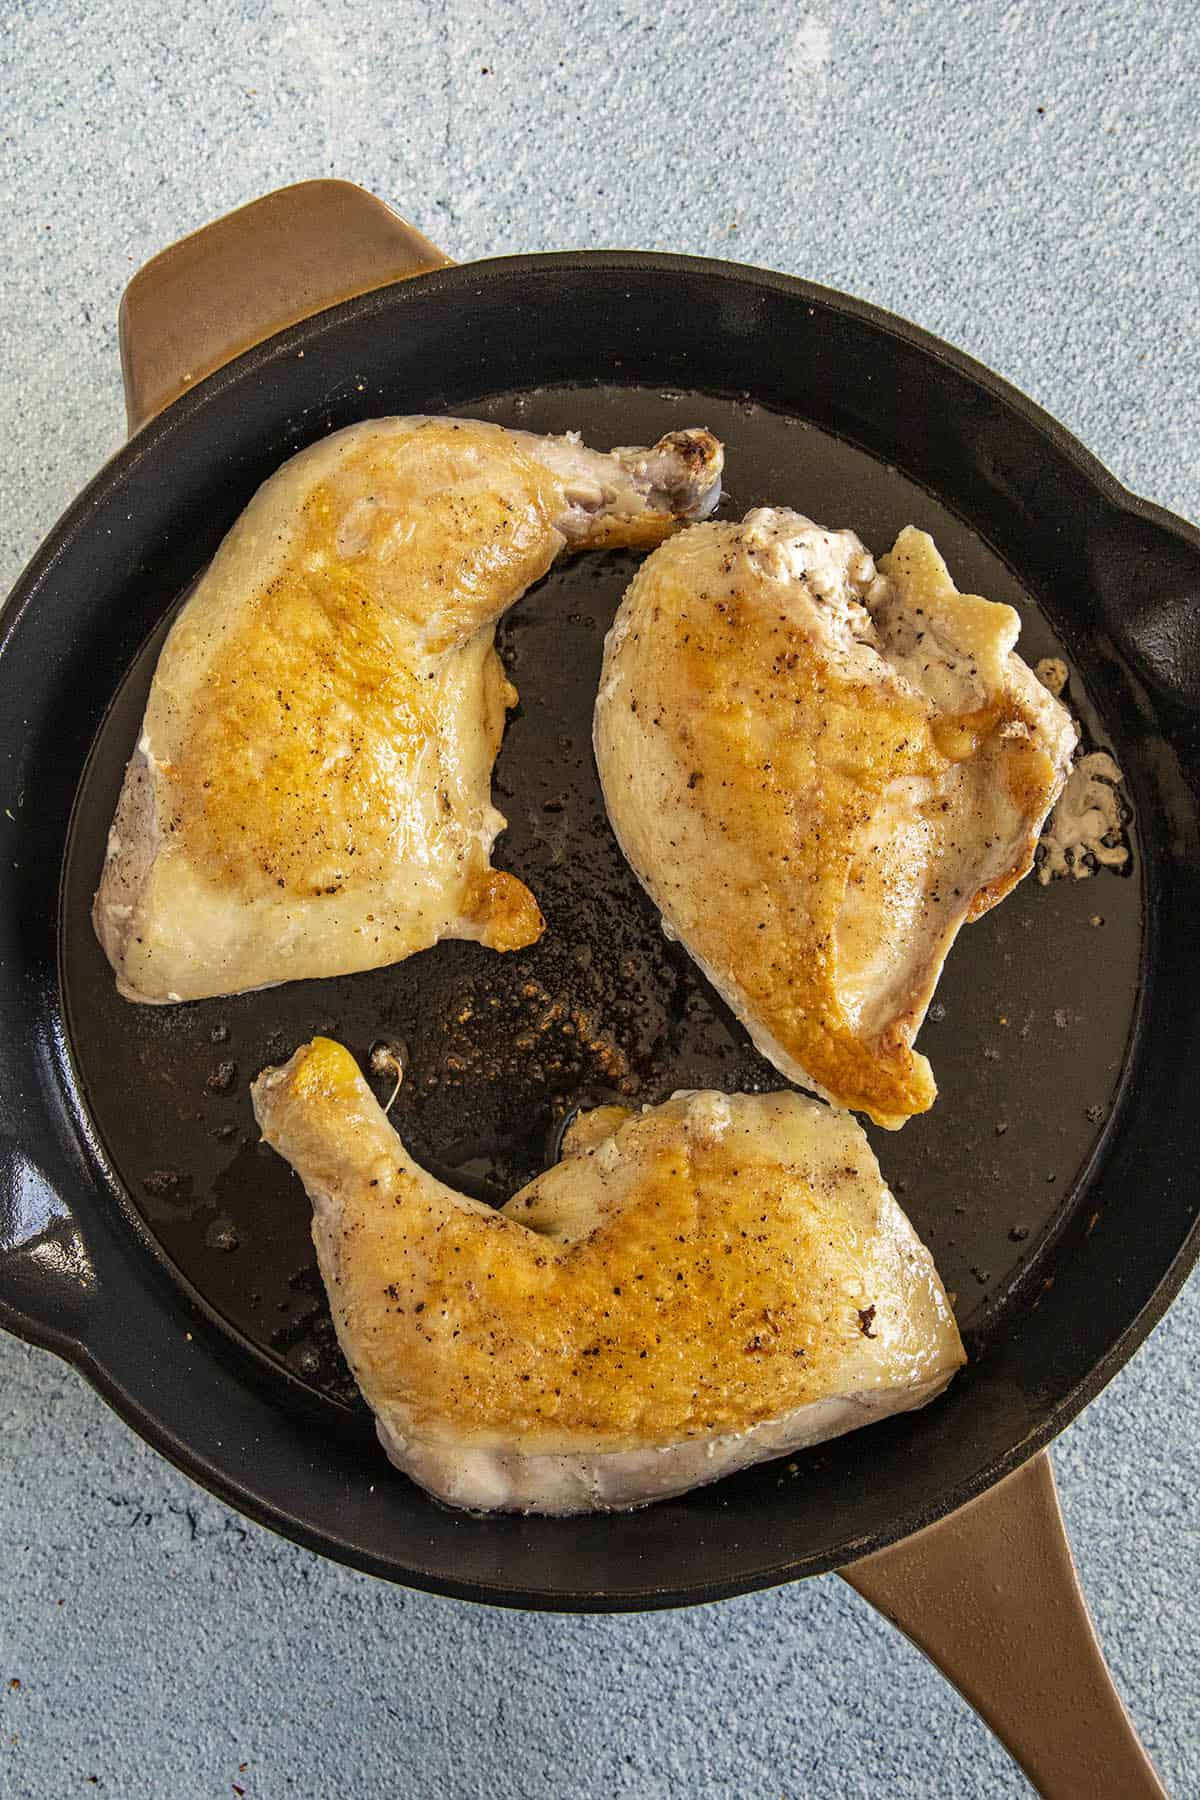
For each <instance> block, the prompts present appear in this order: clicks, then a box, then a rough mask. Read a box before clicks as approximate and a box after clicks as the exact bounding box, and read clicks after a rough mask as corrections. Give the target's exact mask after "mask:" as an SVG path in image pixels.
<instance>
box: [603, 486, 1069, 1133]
mask: <svg viewBox="0 0 1200 1800" xmlns="http://www.w3.org/2000/svg"><path fill="white" fill-rule="evenodd" d="M1019 627H1020V621H1019V619H1018V616H1017V614H1016V613H1015V612H1014V611H1013V609H1012V608H1011V607H1009V606H999V605H994V604H993V603H992V602H991V601H989V600H984V599H981V598H980V597H979V596H978V595H976V594H960V593H959V592H958V590H957V589H956V587H955V586H954V583H953V582H952V580H951V579H950V576H949V573H948V572H947V569H946V565H945V563H944V562H943V561H942V558H941V556H940V555H939V554H938V551H937V548H936V546H935V545H934V543H933V540H932V538H930V537H928V536H927V535H926V533H925V532H923V531H916V530H914V529H913V528H912V527H908V528H906V529H905V530H904V531H902V532H901V533H900V536H899V537H898V538H897V540H896V544H895V547H894V548H893V549H892V551H891V552H890V553H889V554H888V555H887V556H885V557H884V558H883V559H882V560H881V562H880V564H879V568H878V570H877V569H876V567H875V564H874V562H873V560H872V558H871V557H870V555H869V554H868V552H867V551H866V550H865V549H864V548H863V545H862V544H861V543H860V542H859V540H858V538H856V537H855V536H854V534H853V532H849V531H825V530H823V529H822V528H821V527H820V526H818V525H814V524H813V523H812V521H811V520H809V519H806V518H803V517H802V516H801V515H800V514H799V513H795V512H788V511H783V510H775V509H773V508H770V507H760V508H758V509H757V510H756V511H754V512H752V513H749V514H748V515H747V517H746V519H745V521H744V522H743V523H742V524H740V525H737V524H709V525H702V526H697V527H696V528H695V529H693V530H690V531H687V532H685V533H683V534H682V536H680V537H678V538H676V539H675V540H674V541H673V542H672V543H669V544H665V545H664V546H663V547H662V548H661V549H659V550H656V551H655V553H654V554H653V556H651V557H649V558H648V559H647V561H646V562H645V564H644V565H643V567H642V568H641V569H640V570H639V572H638V574H637V576H636V577H635V579H634V581H633V583H632V585H631V586H630V588H629V591H628V593H627V594H626V596H625V599H624V601H623V603H622V605H621V608H620V611H619V612H618V614H617V618H616V620H615V622H614V624H613V628H612V630H611V632H610V634H609V637H608V642H607V646H606V652H605V659H604V670H603V675H602V678H601V686H600V691H599V696H598V699H597V702H596V717H595V744H596V758H597V762H598V764H599V768H600V777H601V781H602V783H603V786H604V797H605V801H606V803H607V806H608V815H609V818H610V820H611V822H612V826H613V829H614V831H615V832H616V835H617V838H618V839H619V841H620V844H621V847H622V849H623V850H624V852H625V855H626V856H627V857H628V859H629V861H630V863H631V864H632V866H633V869H634V871H635V872H636V874H637V876H638V878H639V880H640V881H641V883H642V885H643V886H644V887H645V889H646V891H647V893H648V894H649V895H650V897H651V898H652V899H653V901H654V902H655V904H656V906H658V908H659V910H660V911H661V913H662V916H663V923H664V928H665V929H666V930H667V932H668V934H669V935H673V936H677V937H678V938H679V939H680V940H681V941H682V942H683V943H684V944H685V945H686V947H687V949H688V951H689V952H690V953H691V955H692V956H693V958H694V959H695V960H696V962H697V963H698V964H699V965H700V967H701V969H702V970H703V971H704V973H705V974H706V975H707V976H708V978H709V980H710V981H711V982H712V983H713V985H714V986H715V987H716V988H717V990H718V992H719V993H720V994H721V995H722V996H723V997H724V999H725V1000H726V1001H727V1003H728V1004H729V1005H730V1006H731V1007H732V1008H733V1010H734V1011H735V1012H736V1014H737V1015H738V1017H739V1018H740V1019H741V1020H742V1022H743V1024H744V1025H745V1026H746V1028H747V1030H748V1031H749V1033H750V1035H751V1037H752V1038H753V1040H754V1042H755V1044H756V1045H757V1047H758V1049H759V1050H760V1051H761V1052H762V1054H763V1055H764V1056H766V1057H768V1058H769V1059H770V1061H771V1062H772V1063H774V1065H775V1067H776V1068H777V1069H779V1070H780V1071H781V1073H783V1074H784V1075H786V1076H787V1077H788V1078H789V1079H790V1080H792V1081H796V1082H798V1083H800V1084H801V1085H802V1086H804V1087H806V1088H810V1089H811V1090H812V1091H813V1092H815V1093H818V1094H822V1095H824V1096H825V1097H826V1098H827V1099H831V1100H833V1101H834V1102H836V1103H837V1104H838V1105H840V1106H847V1107H854V1108H856V1109H859V1110H861V1111H862V1112H865V1113H867V1114H868V1115H869V1116H870V1117H871V1118H872V1119H874V1120H875V1121H876V1123H877V1124H880V1125H885V1126H889V1127H895V1126H899V1125H902V1124H903V1123H904V1121H905V1119H907V1118H908V1117H909V1116H910V1115H911V1114H913V1113H918V1112H924V1111H925V1110H926V1108H927V1107H929V1106H930V1105H932V1103H933V1099H934V1096H935V1093H936V1088H935V1086H934V1081H933V1075H932V1072H931V1070H930V1067H929V1064H928V1062H927V1061H926V1059H925V1058H924V1057H923V1056H921V1055H919V1054H917V1053H916V1052H914V1050H913V1048H912V1042H913V1038H914V1036H915V1034H916V1032H917V1029H918V1027H919V1026H920V1024H921V1021H922V1019H923V1018H924V1016H925V1010H926V1008H927V1006H928V1005H929V1001H930V999H931V998H932V995H933V991H934V988H935V986H936V984H937V979H938V976H939V974H940V973H941V968H942V964H943V962H944V960H945V957H946V953H947V951H948V950H949V948H950V946H951V944H952V943H953V941H954V938H955V936H956V935H957V933H958V930H959V928H960V926H961V925H962V924H963V922H964V921H965V920H968V919H977V918H978V917H979V916H980V914H981V913H984V912H986V911H987V909H988V908H989V907H990V906H994V905H995V904H996V902H997V901H998V900H1000V899H1002V898H1003V896H1004V895H1005V894H1006V893H1007V892H1008V891H1009V889H1010V888H1011V887H1012V886H1013V885H1014V884H1015V883H1016V882H1018V881H1019V880H1020V879H1021V877H1022V876H1023V875H1025V874H1026V873H1027V872H1028V870H1029V868H1030V865H1031V863H1032V861H1033V855H1034V851H1035V849H1036V846H1037V841H1038V833H1039V831H1040V830H1041V826H1042V822H1043V820H1044V819H1045V817H1046V814H1047V813H1048V812H1049V810H1050V807H1051V806H1052V805H1053V803H1054V800H1055V798H1056V796H1057V795H1058V793H1059V790H1060V789H1061V787H1062V784H1063V780H1064V778H1065V775H1066V771H1067V768H1068V766H1069V763H1070V758H1071V752H1072V749H1073V747H1074V744H1075V729H1074V727H1073V725H1072V723H1071V720H1070V717H1069V715H1068V714H1067V712H1066V711H1065V709H1064V708H1063V707H1062V706H1060V705H1059V703H1058V702H1057V700H1055V699H1053V698H1052V696H1051V695H1050V694H1048V693H1047V692H1046V690H1045V689H1044V688H1043V687H1042V685H1041V683H1040V682H1038V681H1037V679H1036V678H1035V677H1034V675H1033V674H1032V673H1031V671H1030V670H1029V669H1027V668H1026V666H1025V664H1024V663H1023V662H1022V661H1021V660H1020V658H1019V657H1018V656H1016V655H1015V654H1014V651H1013V646H1014V644H1015V643H1016V641H1017V634H1018V631H1019Z"/></svg>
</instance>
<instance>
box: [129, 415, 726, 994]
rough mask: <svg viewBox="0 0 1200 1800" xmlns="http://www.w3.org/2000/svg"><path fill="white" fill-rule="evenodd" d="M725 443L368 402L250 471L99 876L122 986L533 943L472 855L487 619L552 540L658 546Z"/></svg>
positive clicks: (506, 697)
mask: <svg viewBox="0 0 1200 1800" xmlns="http://www.w3.org/2000/svg"><path fill="white" fill-rule="evenodd" d="M720 466H721V448H720V445H719V444H718V443H717V441H716V440H715V439H714V438H712V437H711V436H710V435H709V434H708V433H707V432H702V431H689V432H673V433H670V434H668V436H667V437H665V438H664V439H662V440H661V442H660V443H659V444H657V445H655V446H653V447H652V448H650V449H629V450H619V451H615V452H612V453H610V454H608V455H600V454H598V453H596V452H595V451H592V450H589V449H587V448H586V447H585V446H584V445H583V444H581V443H579V442H578V441H577V439H575V438H574V437H565V438H538V437H534V436H531V435H529V434H527V433H522V432H511V431H506V430H503V429H502V428H501V427H500V426H497V425H491V424H483V423H478V422H475V421H471V420H462V419H448V418H409V419H378V420H372V421H370V422H368V423H365V424H361V425H355V426H351V427H350V428H348V429H347V430H345V431H341V432H338V433H336V434H335V435H334V436H332V437H329V438H325V439H323V440H322V441H321V442H319V443H317V444H314V445H312V446H311V447H310V448H309V449H307V450H304V451H302V452H301V453H300V454H299V455H298V456H295V457H293V458H292V460H291V461H290V462H288V463H286V464H285V465H284V467H283V468H282V469H280V470H279V472H278V473H277V474H276V475H274V476H273V477H272V478H271V479H270V480H269V481H268V482H266V483H265V485H264V486H263V487H262V488H261V489H260V490H259V492H258V493H257V494H256V496H255V497H254V499H253V500H252V501H251V503H250V505H249V506H248V507H247V508H246V511H245V512H244V513H243V514H242V516H241V518H240V519H239V520H238V521H237V523H236V524H235V525H234V527H233V529H232V530H231V531H230V533H229V535H228V536H227V537H226V539H225V540H224V542H223V543H222V545H221V547H220V549H219V550H218V552H217V554H216V556H215V557H214V559H213V561H212V563H211V565H210V567H209V568H208V570H207V572H206V573H205V575H204V576H203V578H202V579H201V581H200V583H199V585H198V586H197V588H196V590H195V592H194V593H193V594H192V596H191V598H190V599H189V600H188V602H187V603H186V605H185V606H184V608H183V611H182V612H181V614H180V616H179V618H178V620H177V621H176V623H175V625H174V626H173V628H172V630H171V633H170V635H169V637H168V639H167V641H166V644H165V646H164V648H163V651H162V655H161V657H160V659H159V663H158V667H157V669H156V671H155V676H154V683H153V686H152V689H151V692H150V698H149V701H148V704H147V708H146V715H145V720H144V722H143V726H142V731H141V734H140V737H139V741H138V744H137V747H136V749H135V751H134V754H133V757H132V759H131V761H130V764H129V768H128V771H127V774H126V778H125V785H124V788H123V790H122V794H121V799H120V803H119V806H118V809H117V815H116V819H115V821H114V825H113V830H112V834H111V837H110V841H109V846H108V854H107V857H106V860H105V865H104V870H103V874H102V877H101V881H100V888H99V892H98V894H97V896H96V904H95V922H96V929H97V933H98V935H99V937H100V941H101V943H102V945H103V946H104V949H105V951H106V952H107V954H108V956H109V959H110V961H111V962H112V964H113V967H114V970H115V971H116V975H117V981H118V985H119V987H120V989H121V992H122V993H123V994H125V995H126V997H127V998H129V999H131V1000H142V1001H151V1002H164V1001H170V1000H191V999H197V998H201V997H204V996H207V995H215V994H228V993H237V992H239V991H241V990H243V989H246V988H255V987H263V986H266V985H269V984H271V983H274V982H280V981H288V980H296V979H300V978H303V977H307V976H314V975H332V974H344V973H348V972H352V971H354V970H358V969H368V968H374V967H378V966H380V965H382V964H385V963H391V962H397V961H399V960H401V959H402V958H403V957H407V956H411V955H412V954H413V953H414V952H415V951H418V950H422V949H424V948H426V947H427V946H428V945H430V944H434V943H436V942H437V941H438V939H439V938H444V937H469V938H478V939H480V940H481V941H482V942H483V943H485V944H489V945H491V946H492V947H493V948H495V949H497V950H510V949H516V948H519V947H520V946H521V945H523V944H528V943H530V942H532V941H533V940H534V939H535V938H536V937H537V936H538V934H539V933H540V931H541V929H542V920H541V915H540V913H539V911H538V907H537V903H536V901H535V899H534V897H533V896H532V895H531V894H530V892H529V891H528V889H527V888H526V887H525V886H524V885H523V883H521V882H520V881H519V880H517V879H516V877H515V876H512V875H509V874H504V873H500V872H497V871H495V870H493V869H492V867H491V864H490V860H489V857H490V851H491V846H492V843H493V841H494V839H495V838H496V836H497V834H498V832H499V831H500V830H502V829H503V826H504V820H503V818H502V816H501V815H500V813H498V812H497V811H496V809H495V808H494V807H493V806H492V804H491V795H490V777H491V769H492V764H493V762H494V760H495V756H496V752H497V750H498V748H499V744H500V738H501V735H502V732H503V729H504V715H505V708H506V706H511V705H513V704H514V703H515V700H516V694H515V691H514V690H513V688H512V687H511V686H510V685H509V683H508V682H507V681H506V680H505V678H504V674H503V671H502V669H501V666H500V662H499V659H498V658H497V656H496V653H495V650H494V648H493V643H492V639H493V631H494V626H495V622H496V620H497V619H498V617H499V616H500V614H501V613H502V612H503V611H504V610H505V609H506V608H507V607H508V606H510V605H512V603H513V602H514V601H515V600H517V599H519V598H520V596H521V595H522V594H523V593H524V592H525V590H526V588H528V587H529V585H530V584H531V583H532V582H534V581H537V580H538V579H539V578H540V577H541V576H543V575H544V574H545V573H546V571H547V569H548V568H549V567H550V565H551V563H552V562H553V561H554V559H555V557H556V556H557V555H558V554H559V553H560V552H561V551H564V550H567V549H571V550H576V549H586V548H590V547H594V546H599V545H618V544H625V545H638V546H643V545H644V546H650V545H653V544H657V543H659V542H661V540H662V539H663V538H664V537H665V536H666V535H667V534H668V533H669V532H671V531H673V530H675V529H676V528H677V526H678V525H679V523H680V522H681V521H682V520H684V519H689V518H695V517H698V516H701V515H702V514H703V513H704V511H705V510H706V509H707V508H708V507H709V506H710V505H711V504H712V503H713V502H714V501H715V499H716V496H717V493H718V492H719V486H720V480H719V478H720Z"/></svg>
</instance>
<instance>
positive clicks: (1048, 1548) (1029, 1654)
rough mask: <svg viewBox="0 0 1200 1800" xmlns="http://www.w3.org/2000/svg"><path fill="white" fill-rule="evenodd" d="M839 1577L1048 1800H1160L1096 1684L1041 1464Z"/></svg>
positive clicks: (1119, 1714) (1049, 1481)
mask: <svg viewBox="0 0 1200 1800" xmlns="http://www.w3.org/2000/svg"><path fill="white" fill-rule="evenodd" d="M839 1573H840V1574H841V1576H842V1579H843V1580H844V1581H847V1582H849V1584H850V1586H851V1587H852V1588H854V1589H855V1591H856V1592H857V1593H859V1594H861V1595H862V1597H863V1599H864V1600H866V1601H869V1603H870V1604H871V1605H872V1606H873V1607H875V1608H876V1610H877V1611H878V1612H881V1613H882V1614H883V1616H884V1618H885V1619H887V1620H889V1621H890V1622H891V1624H893V1625H896V1626H898V1627H899V1629H900V1630H901V1631H902V1632H903V1633H904V1635H905V1636H906V1637H907V1638H910V1639H911V1640H912V1642H913V1643H914V1644H915V1645H916V1646H917V1648H918V1649H919V1650H923V1651H924V1653H925V1655H926V1656H927V1657H929V1659H930V1661H931V1662H933V1663H935V1664H936V1665H937V1667H938V1668H939V1669H940V1670H941V1671H942V1673H943V1675H945V1676H946V1677H947V1679H948V1680H950V1681H952V1682H953V1684H954V1686H955V1687H956V1688H957V1689H958V1691H959V1693H960V1694H962V1696H963V1698H964V1699H965V1700H967V1701H968V1702H969V1703H970V1705H971V1706H973V1707H974V1708H975V1711H976V1712H977V1713H978V1714H979V1715H980V1717H981V1718H982V1719H983V1720H984V1722H985V1723H986V1724H987V1725H989V1726H990V1727H991V1729H992V1730H993V1731H994V1732H995V1734H996V1736H997V1737H998V1738H999V1739H1000V1742H1001V1743H1002V1744H1003V1745H1004V1747H1005V1749H1006V1750H1008V1751H1009V1753H1010V1755H1012V1756H1013V1757H1015V1758H1016V1760H1017V1762H1018V1763H1019V1764H1020V1765H1021V1767H1022V1769H1024V1771H1025V1773H1026V1775H1028V1777H1029V1779H1030V1781H1032V1782H1033V1784H1034V1786H1035V1787H1036V1788H1037V1790H1038V1792H1039V1793H1040V1794H1042V1795H1044V1796H1046V1800H1081V1796H1083V1795H1087V1796H1088V1797H1089V1800H1166V1789H1165V1788H1164V1787H1163V1786H1162V1783H1161V1782H1160V1781H1159V1779H1158V1776H1157V1774H1156V1773H1155V1770H1154V1765H1153V1764H1152V1763H1151V1761H1150V1758H1149V1757H1148V1756H1147V1754H1146V1751H1145V1750H1144V1748H1143V1747H1142V1744H1141V1742H1140V1740H1139V1738H1138V1735H1137V1733H1136V1731H1135V1730H1134V1728H1133V1723H1132V1721H1131V1720H1130V1717H1129V1714H1128V1713H1127V1712H1126V1711H1125V1707H1124V1705H1123V1703H1122V1701H1121V1697H1120V1695H1119V1694H1118V1693H1117V1690H1116V1688H1115V1687H1114V1686H1113V1681H1112V1677H1111V1675H1110V1674H1109V1672H1108V1666H1107V1664H1106V1663H1105V1660H1104V1653H1103V1651H1102V1650H1101V1648H1100V1644H1099V1640H1098V1639H1097V1637H1096V1631H1095V1627H1094V1626H1093V1624H1092V1620H1091V1615H1090V1614H1089V1612H1088V1609H1087V1602H1086V1600H1085V1599H1084V1597H1083V1592H1082V1590H1081V1588H1080V1586H1079V1578H1078V1575H1077V1574H1076V1570H1075V1563H1074V1559H1073V1558H1072V1556H1071V1547H1070V1544H1069V1543H1068V1541H1067V1535H1066V1530H1065V1527H1064V1525H1063V1517H1062V1512H1061V1511H1060V1509H1059V1504H1058V1493H1057V1490H1056V1488H1055V1485H1054V1472H1053V1469H1052V1468H1051V1464H1050V1458H1049V1456H1048V1455H1047V1453H1046V1452H1045V1451H1042V1453H1041V1454H1040V1455H1038V1456H1035V1457H1034V1458H1033V1460H1032V1461H1031V1462H1028V1463H1026V1464H1025V1465H1024V1467H1023V1468H1021V1469H1018V1470H1017V1472H1016V1474H1014V1475H1010V1476H1008V1478H1007V1479H1006V1480H1004V1481H1002V1482H1000V1483H999V1484H998V1485H997V1486H996V1487H994V1488H991V1489H989V1491H988V1492H987V1493H986V1494H982V1495H981V1496H980V1497H979V1499H978V1500H973V1501H971V1502H970V1503H969V1504H968V1505H967V1506H964V1507H962V1508H961V1509H960V1510H959V1511H958V1512H956V1513H951V1515H950V1517H949V1518H947V1519H942V1520H940V1521H939V1522H938V1523H937V1524H936V1525H930V1526H929V1527H928V1528H927V1529H926V1530H925V1531H919V1532H916V1533H915V1534H914V1535H913V1536H912V1537H910V1538H905V1539H904V1540H903V1541H902V1542H901V1543H899V1544H895V1545H893V1546H892V1548H891V1549H888V1550H879V1551H876V1552H875V1554H874V1555H873V1556H865V1557H863V1559H862V1561H861V1562H856V1563H852V1564H851V1565H850V1567H849V1568H846V1569H842V1570H840V1571H839Z"/></svg>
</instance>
